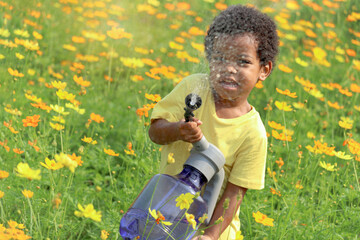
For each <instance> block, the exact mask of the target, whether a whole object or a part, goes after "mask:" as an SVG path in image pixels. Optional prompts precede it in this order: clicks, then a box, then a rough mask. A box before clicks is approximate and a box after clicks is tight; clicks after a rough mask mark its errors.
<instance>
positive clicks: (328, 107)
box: [0, 0, 360, 239]
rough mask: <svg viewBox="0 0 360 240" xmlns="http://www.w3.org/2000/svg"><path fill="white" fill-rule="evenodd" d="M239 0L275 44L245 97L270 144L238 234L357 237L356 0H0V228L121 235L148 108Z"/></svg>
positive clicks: (359, 47) (137, 179) (201, 64)
mask: <svg viewBox="0 0 360 240" xmlns="http://www.w3.org/2000/svg"><path fill="white" fill-rule="evenodd" d="M239 2H241V3H244V4H250V5H252V6H254V7H256V8H258V9H260V10H261V11H263V12H266V13H267V14H268V15H270V16H271V17H272V18H273V19H274V20H275V22H276V23H277V26H278V33H279V37H280V55H279V56H278V60H277V63H276V66H275V69H274V70H273V72H272V74H271V75H270V77H269V78H268V79H267V80H266V81H265V82H264V83H263V85H257V86H256V89H254V90H253V92H252V94H251V96H250V99H249V102H250V103H251V104H252V105H253V106H255V108H256V109H257V110H258V111H259V113H260V115H261V117H262V120H263V122H264V125H265V127H266V130H267V133H268V143H269V149H268V158H267V166H266V171H267V174H266V185H265V189H263V190H260V191H255V190H251V191H248V192H247V194H246V196H245V198H244V201H243V203H242V205H241V213H240V219H241V229H239V230H241V232H240V231H239V234H238V239H242V238H243V237H244V239H360V217H359V216H360V181H359V177H360V171H359V170H360V125H359V122H360V116H359V115H360V6H359V4H357V3H358V1H357V0H263V1H260V0H259V1H248V2H246V1H235V0H234V1H232V0H222V1H221V0H220V1H217V0H196V1H190V0H181V1H169V0H133V1H126V0H123V1H120V0H118V1H117V0H54V1H45V0H33V1H25V0H16V1H12V0H0V22H1V27H0V76H1V80H0V104H1V106H0V109H1V110H0V239H30V238H32V239H121V237H120V235H119V233H118V228H119V222H120V219H121V217H122V216H123V214H124V212H126V210H127V209H128V208H129V206H130V204H131V203H132V201H133V200H134V199H135V198H136V196H137V195H138V193H139V191H140V190H141V189H142V188H143V186H144V185H145V184H146V182H147V181H148V180H149V179H150V178H151V176H153V175H154V174H156V173H158V172H159V160H160V151H161V148H160V147H161V146H159V145H156V144H154V143H152V142H151V141H150V139H149V137H148V135H147V130H148V127H149V123H150V120H149V117H150V114H151V110H152V108H153V107H154V106H155V104H156V103H157V102H158V101H159V100H160V99H161V97H164V96H165V95H166V94H167V93H168V92H169V91H170V90H171V89H172V88H173V87H174V86H175V85H176V84H177V83H178V82H179V81H181V79H182V78H184V77H185V76H187V75H190V74H192V73H199V72H202V73H206V72H208V66H207V62H206V59H205V56H204V47H203V39H204V35H205V34H206V30H207V27H208V25H209V24H210V22H211V21H212V19H213V18H214V17H215V16H216V15H217V14H218V13H219V12H220V11H221V10H223V9H225V8H226V7H227V6H229V5H231V4H235V3H239ZM24 6H26V7H24ZM171 160H172V161H176V159H171ZM169 164H171V163H169ZM154 215H156V216H157V213H155V211H154V212H153V216H154ZM189 222H190V221H189ZM191 224H195V223H194V221H192V223H191Z"/></svg>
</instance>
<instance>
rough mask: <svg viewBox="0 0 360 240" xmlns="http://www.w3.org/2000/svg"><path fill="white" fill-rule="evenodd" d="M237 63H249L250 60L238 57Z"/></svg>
mask: <svg viewBox="0 0 360 240" xmlns="http://www.w3.org/2000/svg"><path fill="white" fill-rule="evenodd" d="M237 63H238V64H250V61H249V60H246V59H239V60H238V61H237Z"/></svg>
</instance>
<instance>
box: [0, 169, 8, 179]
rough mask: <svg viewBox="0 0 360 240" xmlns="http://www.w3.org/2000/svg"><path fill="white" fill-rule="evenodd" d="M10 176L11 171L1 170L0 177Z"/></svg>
mask: <svg viewBox="0 0 360 240" xmlns="http://www.w3.org/2000/svg"><path fill="white" fill-rule="evenodd" d="M8 176H9V173H8V172H6V171H3V170H0V179H5V178H7V177H8Z"/></svg>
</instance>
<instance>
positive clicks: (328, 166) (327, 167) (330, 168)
mask: <svg viewBox="0 0 360 240" xmlns="http://www.w3.org/2000/svg"><path fill="white" fill-rule="evenodd" d="M319 165H320V167H322V168H324V169H325V170H327V171H329V172H334V171H336V169H334V168H335V165H331V164H330V163H326V162H324V161H320V162H319Z"/></svg>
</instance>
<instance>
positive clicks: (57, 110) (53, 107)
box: [50, 104, 70, 115]
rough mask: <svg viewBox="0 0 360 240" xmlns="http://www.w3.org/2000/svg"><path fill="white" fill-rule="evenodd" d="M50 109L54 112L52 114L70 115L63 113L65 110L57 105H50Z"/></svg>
mask: <svg viewBox="0 0 360 240" xmlns="http://www.w3.org/2000/svg"><path fill="white" fill-rule="evenodd" d="M50 107H51V109H52V110H53V111H54V112H57V113H59V114H62V115H69V114H70V113H69V112H65V108H64V107H61V106H59V105H52V104H50Z"/></svg>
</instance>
